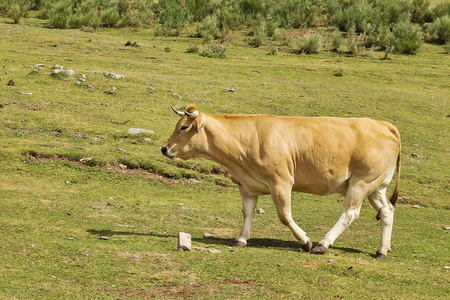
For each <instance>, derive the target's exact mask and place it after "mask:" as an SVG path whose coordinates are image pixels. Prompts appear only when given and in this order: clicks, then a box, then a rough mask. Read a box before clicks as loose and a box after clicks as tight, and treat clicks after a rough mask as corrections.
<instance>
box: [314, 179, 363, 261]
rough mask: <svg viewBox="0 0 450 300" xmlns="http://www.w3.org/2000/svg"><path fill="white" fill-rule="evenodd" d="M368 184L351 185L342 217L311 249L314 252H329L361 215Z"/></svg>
mask: <svg viewBox="0 0 450 300" xmlns="http://www.w3.org/2000/svg"><path fill="white" fill-rule="evenodd" d="M366 191H367V186H366V185H365V184H363V183H361V182H360V183H359V184H354V185H350V186H349V188H348V190H347V193H346V196H345V200H344V209H343V211H342V214H341V217H340V218H339V220H338V221H337V222H336V224H335V225H334V227H333V228H332V229H331V230H330V231H329V232H328V233H327V234H326V235H325V237H324V238H323V239H322V240H321V241H320V242H319V244H318V245H317V246H316V247H314V249H313V250H312V251H311V253H313V254H322V253H325V252H327V250H328V248H329V247H330V246H333V243H334V241H335V240H336V239H337V237H338V236H339V235H341V233H342V232H343V231H344V230H345V229H346V228H347V227H348V226H350V224H352V222H353V221H354V220H356V219H357V218H358V217H359V212H360V210H361V205H362V203H363V202H364V199H365V198H366V197H367V192H366Z"/></svg>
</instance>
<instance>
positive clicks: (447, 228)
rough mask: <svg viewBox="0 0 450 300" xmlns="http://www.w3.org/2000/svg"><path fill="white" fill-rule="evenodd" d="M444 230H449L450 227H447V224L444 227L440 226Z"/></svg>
mask: <svg viewBox="0 0 450 300" xmlns="http://www.w3.org/2000/svg"><path fill="white" fill-rule="evenodd" d="M442 228H443V229H444V230H450V227H448V226H444V227H442Z"/></svg>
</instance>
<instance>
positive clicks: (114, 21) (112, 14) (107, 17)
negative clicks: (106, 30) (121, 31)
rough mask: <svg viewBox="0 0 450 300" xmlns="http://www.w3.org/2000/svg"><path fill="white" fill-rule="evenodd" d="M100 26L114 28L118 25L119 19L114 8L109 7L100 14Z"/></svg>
mask: <svg viewBox="0 0 450 300" xmlns="http://www.w3.org/2000/svg"><path fill="white" fill-rule="evenodd" d="M100 19H101V21H102V24H103V25H105V26H107V27H115V26H117V25H119V22H120V21H121V17H120V15H119V12H118V11H117V9H116V8H113V7H110V8H108V9H106V10H103V11H102V12H101V13H100Z"/></svg>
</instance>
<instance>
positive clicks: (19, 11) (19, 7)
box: [5, 0, 31, 24]
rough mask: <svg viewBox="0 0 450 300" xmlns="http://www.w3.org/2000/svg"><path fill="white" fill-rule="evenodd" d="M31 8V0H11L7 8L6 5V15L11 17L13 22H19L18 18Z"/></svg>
mask: <svg viewBox="0 0 450 300" xmlns="http://www.w3.org/2000/svg"><path fill="white" fill-rule="evenodd" d="M30 8H31V1H29V0H20V1H13V2H11V3H10V6H9V8H8V7H7V6H6V7H5V9H6V10H7V12H6V16H7V17H8V18H10V19H13V21H14V23H16V24H17V23H19V21H20V19H21V18H22V17H24V16H25V15H26V14H27V13H28V11H29V10H30Z"/></svg>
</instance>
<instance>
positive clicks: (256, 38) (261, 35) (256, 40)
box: [252, 20, 266, 47]
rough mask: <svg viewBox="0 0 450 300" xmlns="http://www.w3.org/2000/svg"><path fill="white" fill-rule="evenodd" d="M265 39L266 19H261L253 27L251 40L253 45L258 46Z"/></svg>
mask: <svg viewBox="0 0 450 300" xmlns="http://www.w3.org/2000/svg"><path fill="white" fill-rule="evenodd" d="M265 39H266V21H265V20H261V21H260V22H259V24H258V25H257V26H255V27H254V28H253V41H252V44H253V45H254V46H255V47H259V46H261V45H262V44H263V43H264V40H265Z"/></svg>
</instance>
